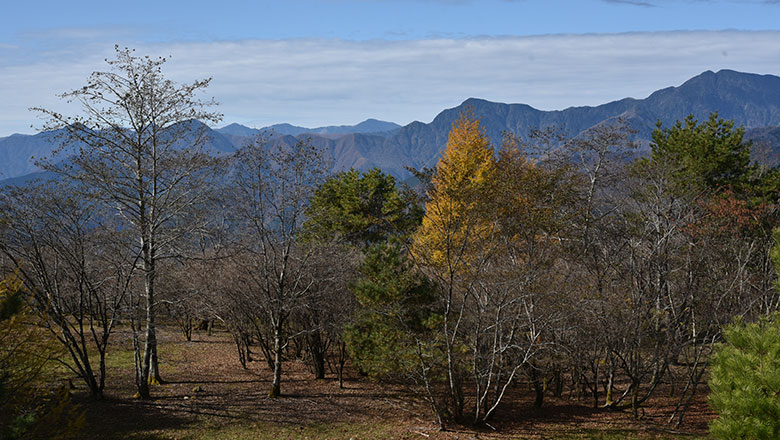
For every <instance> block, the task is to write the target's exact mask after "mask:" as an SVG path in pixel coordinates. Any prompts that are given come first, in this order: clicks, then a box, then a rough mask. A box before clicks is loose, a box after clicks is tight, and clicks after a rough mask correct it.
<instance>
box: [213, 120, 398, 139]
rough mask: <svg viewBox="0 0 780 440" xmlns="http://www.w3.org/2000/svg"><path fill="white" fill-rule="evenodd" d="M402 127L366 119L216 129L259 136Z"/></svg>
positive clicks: (383, 131) (386, 131) (380, 130)
mask: <svg viewBox="0 0 780 440" xmlns="http://www.w3.org/2000/svg"><path fill="white" fill-rule="evenodd" d="M399 128H401V126H400V125H398V124H396V123H395V122H387V121H380V120H378V119H366V120H365V121H363V122H361V123H359V124H357V125H329V126H326V127H317V128H306V127H299V126H297V125H291V124H275V125H271V126H268V127H264V128H260V129H258V128H249V127H246V126H243V125H240V124H235V123H234V124H230V125H227V126H225V127H222V128H217V129H216V131H217V132H219V133H222V134H228V135H232V136H243V137H251V136H257V135H258V134H261V133H267V134H269V135H270V134H276V135H282V136H285V135H289V136H298V135H301V134H318V135H344V134H352V133H360V134H367V133H373V134H379V135H382V134H389V133H390V132H393V131H395V130H398V129H399Z"/></svg>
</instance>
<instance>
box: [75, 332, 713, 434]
mask: <svg viewBox="0 0 780 440" xmlns="http://www.w3.org/2000/svg"><path fill="white" fill-rule="evenodd" d="M173 330H174V328H169V329H165V328H164V329H163V330H162V331H161V332H160V335H159V341H160V346H159V356H160V369H161V373H162V376H163V379H164V380H165V381H166V382H165V383H164V384H163V385H159V386H154V387H153V388H152V396H153V399H152V400H149V401H142V400H136V399H133V398H132V396H133V394H134V393H135V389H134V385H133V357H132V351H131V350H130V341H129V338H128V336H127V335H125V334H122V333H117V335H116V336H117V339H116V340H117V345H119V347H115V348H114V351H113V353H110V354H109V358H108V365H109V376H108V379H107V384H108V385H107V389H106V393H105V395H106V396H105V399H103V400H101V401H93V400H90V399H87V398H85V397H84V387H83V386H81V385H80V384H79V383H78V381H76V380H75V379H74V380H73V384H74V385H75V386H76V388H77V389H76V390H75V391H74V395H75V396H76V398H77V400H78V401H79V402H80V404H81V405H82V407H83V408H84V409H85V410H86V415H87V426H86V428H85V431H84V433H83V436H82V438H85V439H119V438H121V439H125V438H127V439H136V440H140V439H149V440H162V439H197V440H201V439H202V440H205V439H236V440H239V439H242V440H243V439H247V440H248V439H331V438H333V439H355V440H357V439H385V438H387V439H390V438H393V439H417V440H424V439H504V438H507V439H508V438H512V439H605V440H606V439H631V438H636V439H691V438H704V437H706V432H707V422H708V421H709V420H711V419H712V418H713V414H712V413H711V411H710V410H709V408H708V406H707V404H706V401H705V398H706V396H704V395H700V396H699V397H698V398H697V399H696V400H695V401H694V402H693V405H692V407H691V409H690V410H689V412H688V413H687V416H686V421H685V423H684V425H683V427H682V429H680V430H675V431H674V432H672V431H673V430H672V429H671V428H672V427H671V425H667V424H666V423H665V422H666V418H667V417H668V416H669V414H670V413H671V410H672V409H673V407H674V403H675V402H674V399H672V398H655V399H654V400H652V401H651V402H650V403H649V404H648V405H647V407H646V408H645V412H644V416H643V417H642V418H641V420H638V421H637V420H635V419H634V418H633V417H632V416H631V414H630V413H629V412H620V411H603V410H595V409H593V408H591V407H589V406H588V405H587V403H586V402H584V401H579V400H576V399H575V400H569V399H566V398H558V399H556V398H547V399H546V401H545V404H544V407H543V408H541V409H536V408H534V407H533V393H532V392H531V391H530V390H529V389H528V388H527V387H523V386H519V387H517V388H519V389H517V390H515V391H514V393H513V394H512V395H510V396H508V397H509V398H508V399H506V401H505V402H504V404H503V409H502V410H501V412H500V413H498V414H496V417H495V420H496V423H491V425H492V426H493V427H492V428H490V427H484V429H472V428H469V427H461V428H457V429H454V430H452V431H447V432H440V431H439V430H438V429H437V427H436V425H435V424H434V423H433V420H432V418H431V415H430V411H429V407H428V406H427V405H426V404H425V402H423V401H422V400H421V399H419V398H418V397H415V396H414V394H413V393H412V392H411V390H409V389H407V388H405V387H402V386H393V385H386V384H377V383H375V382H372V381H370V380H367V379H365V378H362V377H358V376H356V375H355V374H353V373H352V372H349V374H347V375H346V379H345V388H343V389H340V388H339V384H338V381H337V380H336V379H335V375H334V374H330V375H329V377H328V378H327V379H325V380H315V379H313V375H312V374H311V372H310V371H309V370H308V368H307V367H306V365H304V364H303V363H302V362H299V361H292V362H287V363H286V364H285V368H286V371H285V373H284V375H283V381H282V396H281V397H279V398H276V399H272V398H269V397H268V395H267V393H268V390H269V389H270V383H271V371H270V370H269V368H268V366H267V364H266V363H265V362H257V361H256V362H252V363H250V364H249V368H248V369H246V370H245V369H243V368H241V366H240V364H239V362H238V356H237V354H236V352H235V346H234V345H233V342H232V339H231V338H230V336H229V335H228V334H227V333H225V332H215V333H214V335H213V336H207V335H206V334H204V333H201V334H197V333H196V334H194V335H193V341H192V342H187V341H186V340H184V338H183V337H182V336H181V335H180V334H179V333H178V332H174V331H173ZM656 394H658V395H660V394H664V393H662V392H657V393H656ZM667 394H668V393H667Z"/></svg>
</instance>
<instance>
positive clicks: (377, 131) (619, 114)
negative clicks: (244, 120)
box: [0, 70, 780, 179]
mask: <svg viewBox="0 0 780 440" xmlns="http://www.w3.org/2000/svg"><path fill="white" fill-rule="evenodd" d="M466 109H470V110H471V111H473V112H474V114H475V115H476V116H478V117H479V118H480V121H481V124H482V126H483V128H484V129H485V133H486V134H487V136H488V137H489V138H490V139H491V140H492V141H493V142H494V144H498V142H500V139H501V136H502V133H504V132H505V131H510V132H513V133H515V134H516V135H517V136H518V137H519V138H520V139H527V138H528V136H529V133H530V132H531V130H533V129H541V128H545V127H549V126H556V127H560V128H562V129H563V130H564V131H565V132H566V133H567V134H568V135H569V136H577V135H578V134H579V133H581V132H583V131H585V130H587V129H589V128H591V127H593V126H596V125H599V124H602V123H605V122H609V121H614V120H616V119H617V118H623V119H625V120H627V121H628V122H629V124H630V125H631V126H632V128H634V129H635V130H636V131H637V133H636V135H635V138H636V140H637V141H638V142H639V143H640V145H644V147H645V148H647V146H648V145H649V140H650V135H651V133H652V131H653V129H654V128H655V124H656V121H659V120H660V121H661V122H662V123H663V124H665V125H669V124H672V123H674V122H675V121H676V120H682V119H684V118H685V117H686V116H687V115H689V114H693V115H694V117H695V118H696V119H698V120H703V119H706V118H707V117H708V115H709V113H710V112H712V111H718V112H719V115H720V117H722V118H725V119H732V120H734V122H735V123H736V124H737V125H743V126H744V127H745V128H746V129H747V137H748V138H750V139H753V140H755V141H756V142H757V143H761V144H765V145H769V149H770V150H772V154H773V155H774V156H773V157H778V156H780V77H778V76H774V75H757V74H752V73H741V72H736V71H733V70H721V71H719V72H717V73H715V72H711V71H707V72H704V73H702V74H700V75H698V76H695V77H693V78H691V79H689V80H688V81H686V82H685V83H683V84H682V85H680V86H677V87H668V88H665V89H662V90H658V91H656V92H654V93H652V94H651V95H650V96H648V97H646V98H644V99H634V98H625V99H621V100H618V101H613V102H610V103H606V104H603V105H599V106H595V107H570V108H567V109H565V110H557V111H542V110H537V109H535V108H533V107H531V106H528V105H525V104H502V103H496V102H490V101H486V100H482V99H476V98H469V99H467V100H465V101H464V102H463V103H462V104H460V105H459V106H457V107H454V108H450V109H446V110H443V111H442V112H441V113H439V114H438V115H437V116H436V117H435V118H434V119H433V121H431V122H430V123H427V124H426V123H423V122H418V121H415V122H412V123H410V124H408V125H406V126H403V127H401V126H399V125H397V124H394V123H392V122H384V121H378V120H375V119H368V120H366V121H364V122H361V123H360V124H357V125H353V126H329V127H319V128H313V129H309V128H305V127H297V126H293V125H290V124H278V125H273V126H270V127H266V128H264V129H255V128H249V127H245V126H242V125H239V124H230V125H228V126H226V127H223V128H217V129H210V128H209V129H208V143H207V146H206V147H207V149H208V150H209V151H219V152H230V151H233V150H234V149H235V148H237V147H240V146H241V145H244V144H246V143H248V142H252V139H253V138H254V137H256V136H257V135H259V134H261V133H265V135H266V137H269V139H270V141H271V142H282V143H285V144H294V143H296V142H298V140H300V139H303V138H309V139H311V142H312V143H314V144H315V145H317V146H319V147H321V148H324V149H326V150H327V151H328V152H329V153H330V155H331V157H332V159H333V170H334V171H339V170H345V169H349V168H356V169H358V170H363V171H365V170H368V169H370V168H372V167H375V166H376V167H379V168H382V169H383V170H384V171H386V172H389V173H391V174H393V175H395V176H396V177H399V178H406V177H408V176H409V172H408V171H407V170H406V169H405V167H407V166H410V167H414V168H421V167H430V166H433V165H435V164H436V161H437V160H438V158H439V156H440V154H441V151H442V149H443V148H444V146H445V144H446V142H447V136H448V133H449V131H450V128H451V127H452V123H453V122H454V121H455V120H456V119H457V117H458V115H459V114H460V113H461V112H463V111H464V110H466ZM53 137H54V136H53V134H52V133H45V132H44V133H39V134H36V135H19V134H15V135H11V136H9V137H5V138H0V179H9V178H18V177H21V176H24V175H26V174H30V173H35V172H38V171H39V169H38V168H37V167H36V166H35V164H34V162H35V158H41V157H46V156H48V155H49V154H51V151H52V150H53V149H54V148H55V146H56V145H55V144H54V143H53V141H52V139H53Z"/></svg>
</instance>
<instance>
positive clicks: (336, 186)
mask: <svg viewBox="0 0 780 440" xmlns="http://www.w3.org/2000/svg"><path fill="white" fill-rule="evenodd" d="M306 217H307V221H306V224H305V225H304V228H305V236H306V238H307V239H317V240H325V241H327V240H331V239H333V238H335V237H341V238H343V239H345V240H346V241H347V242H349V243H351V244H353V245H356V246H366V245H370V244H374V243H379V242H382V241H384V240H386V239H387V238H389V237H391V236H396V235H405V234H408V233H411V232H412V231H413V230H414V228H416V227H417V225H418V224H419V223H420V219H421V218H422V207H421V206H420V205H419V204H418V203H417V202H416V200H415V197H414V195H413V194H412V193H411V192H406V191H402V190H400V189H399V188H398V185H397V184H396V181H395V178H394V177H393V176H391V175H388V174H385V173H383V172H382V171H381V170H379V169H378V168H374V169H372V170H370V171H367V172H364V173H361V172H359V171H357V170H354V169H352V170H349V171H345V172H341V173H338V174H336V175H335V176H333V177H331V178H330V179H328V180H327V181H326V182H325V183H324V184H323V185H322V186H320V187H319V188H318V189H317V191H316V192H315V193H314V196H313V197H312V200H311V204H310V206H309V208H308V210H307V211H306Z"/></svg>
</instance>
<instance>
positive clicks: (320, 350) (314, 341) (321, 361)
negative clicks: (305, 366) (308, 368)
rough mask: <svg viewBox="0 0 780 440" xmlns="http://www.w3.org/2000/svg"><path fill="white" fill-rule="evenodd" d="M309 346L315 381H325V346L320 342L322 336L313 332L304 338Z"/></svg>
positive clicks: (317, 332)
mask: <svg viewBox="0 0 780 440" xmlns="http://www.w3.org/2000/svg"><path fill="white" fill-rule="evenodd" d="M306 339H307V342H308V345H309V354H310V355H311V363H312V367H313V368H314V378H315V379H325V355H326V353H325V352H326V350H327V345H326V344H325V343H323V342H322V334H321V333H320V332H319V331H316V332H313V333H312V334H310V335H308V337H307V338H306Z"/></svg>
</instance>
